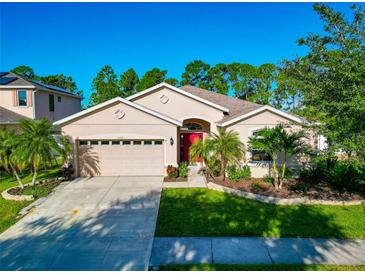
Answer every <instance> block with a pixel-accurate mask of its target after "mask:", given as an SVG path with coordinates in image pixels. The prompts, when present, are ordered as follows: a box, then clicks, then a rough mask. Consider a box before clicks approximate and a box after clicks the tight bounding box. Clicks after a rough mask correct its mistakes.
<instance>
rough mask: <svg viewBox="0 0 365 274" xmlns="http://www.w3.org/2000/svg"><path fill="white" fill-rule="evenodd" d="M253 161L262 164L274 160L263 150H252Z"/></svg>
mask: <svg viewBox="0 0 365 274" xmlns="http://www.w3.org/2000/svg"><path fill="white" fill-rule="evenodd" d="M251 160H252V161H255V162H261V161H271V160H272V158H271V156H270V155H268V154H266V153H265V152H263V151H261V150H252V151H251Z"/></svg>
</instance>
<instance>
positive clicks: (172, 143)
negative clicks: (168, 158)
mask: <svg viewBox="0 0 365 274" xmlns="http://www.w3.org/2000/svg"><path fill="white" fill-rule="evenodd" d="M170 145H172V146H173V145H174V139H173V138H172V137H170Z"/></svg>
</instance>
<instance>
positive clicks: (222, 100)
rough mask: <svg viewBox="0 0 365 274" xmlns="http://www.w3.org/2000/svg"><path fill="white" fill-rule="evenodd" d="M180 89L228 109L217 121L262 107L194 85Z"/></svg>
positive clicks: (226, 119)
mask: <svg viewBox="0 0 365 274" xmlns="http://www.w3.org/2000/svg"><path fill="white" fill-rule="evenodd" d="M180 89H182V90H185V91H187V92H190V93H192V94H194V95H196V96H199V97H201V98H203V99H205V100H208V101H211V102H213V103H215V104H217V105H221V106H223V107H225V108H228V109H229V113H228V114H227V115H225V116H224V118H223V119H222V120H221V121H219V122H226V121H229V120H231V119H233V118H235V117H237V116H240V115H243V114H246V113H248V112H251V111H253V110H256V109H259V108H261V107H263V105H259V104H256V103H252V102H249V101H245V100H241V99H237V98H234V97H231V96H227V95H223V94H219V93H216V92H212V91H209V90H206V89H202V88H198V87H194V86H182V87H180Z"/></svg>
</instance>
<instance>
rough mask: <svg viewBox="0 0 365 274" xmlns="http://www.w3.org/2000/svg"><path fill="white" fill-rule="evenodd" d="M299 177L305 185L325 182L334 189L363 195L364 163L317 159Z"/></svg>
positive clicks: (364, 184) (364, 190)
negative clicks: (358, 192)
mask: <svg viewBox="0 0 365 274" xmlns="http://www.w3.org/2000/svg"><path fill="white" fill-rule="evenodd" d="M300 177H301V179H302V180H303V181H305V182H307V183H312V184H315V183H318V182H320V181H325V182H327V183H329V184H330V185H331V186H332V187H334V188H336V189H348V190H353V191H361V192H364V193H365V163H360V162H356V161H350V160H337V159H335V158H324V157H318V158H316V159H315V160H314V164H313V166H312V167H310V168H306V169H303V170H301V172H300Z"/></svg>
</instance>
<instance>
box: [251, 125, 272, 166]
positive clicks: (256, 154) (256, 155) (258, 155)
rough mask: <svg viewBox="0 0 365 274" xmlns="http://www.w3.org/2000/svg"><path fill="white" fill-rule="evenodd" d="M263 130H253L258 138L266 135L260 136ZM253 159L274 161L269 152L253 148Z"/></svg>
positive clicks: (256, 160)
mask: <svg viewBox="0 0 365 274" xmlns="http://www.w3.org/2000/svg"><path fill="white" fill-rule="evenodd" d="M260 132H261V130H255V131H254V132H252V135H253V136H256V138H257V139H262V138H264V137H262V136H260ZM251 161H255V162H262V161H272V158H271V156H270V155H269V154H267V153H265V152H264V151H262V150H258V149H252V150H251Z"/></svg>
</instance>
